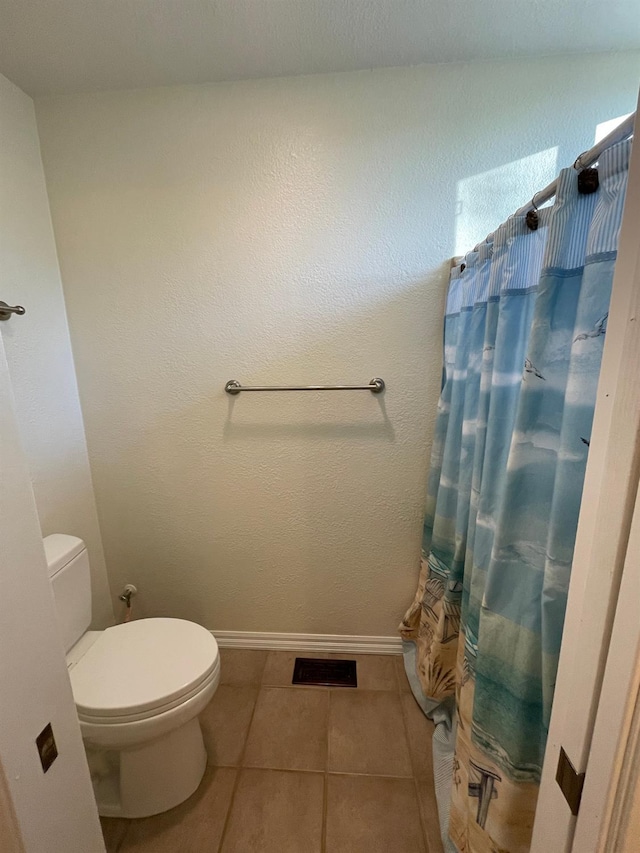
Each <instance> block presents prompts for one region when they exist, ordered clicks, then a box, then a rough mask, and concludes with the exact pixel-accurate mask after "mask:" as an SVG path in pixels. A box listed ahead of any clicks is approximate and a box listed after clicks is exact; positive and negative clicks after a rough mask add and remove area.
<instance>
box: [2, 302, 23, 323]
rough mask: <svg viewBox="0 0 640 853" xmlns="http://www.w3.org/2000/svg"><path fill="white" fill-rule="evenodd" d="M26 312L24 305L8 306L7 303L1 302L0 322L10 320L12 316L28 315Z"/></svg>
mask: <svg viewBox="0 0 640 853" xmlns="http://www.w3.org/2000/svg"><path fill="white" fill-rule="evenodd" d="M26 313H27V312H26V310H25V309H24V308H23V307H22V305H7V303H6V302H2V300H0V320H8V319H9V317H11V315H12V314H20V315H22V314H26Z"/></svg>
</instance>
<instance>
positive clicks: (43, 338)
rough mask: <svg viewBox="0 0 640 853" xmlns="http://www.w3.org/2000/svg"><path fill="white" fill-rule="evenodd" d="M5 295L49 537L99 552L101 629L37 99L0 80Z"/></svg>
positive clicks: (89, 495) (91, 515) (92, 513)
mask: <svg viewBox="0 0 640 853" xmlns="http://www.w3.org/2000/svg"><path fill="white" fill-rule="evenodd" d="M0 269H1V270H2V279H1V283H0V299H2V300H3V301H5V302H7V303H9V304H10V305H13V304H16V303H19V304H21V305H24V306H25V308H26V309H27V313H26V314H25V315H24V316H23V317H13V318H12V319H11V320H9V321H7V322H5V323H2V324H1V332H2V337H3V339H4V346H5V350H6V354H7V362H8V364H9V371H10V374H11V381H12V385H13V390H14V396H15V401H16V412H17V417H18V423H19V426H20V432H21V437H22V443H23V446H24V449H25V452H26V455H27V460H28V464H29V472H30V474H31V479H32V482H33V489H34V493H35V498H36V504H37V507H38V515H39V518H40V526H41V528H42V533H43V536H47V535H48V534H49V533H55V532H63V533H73V534H74V535H76V536H81V537H82V538H83V539H85V540H86V541H87V542H88V543H89V547H90V548H91V553H92V584H93V592H94V595H93V616H94V624H95V625H96V626H104V625H106V624H110V623H111V622H112V621H113V610H112V606H111V598H110V595H109V587H108V582H107V573H106V567H105V562H104V555H103V552H102V542H101V539H100V530H99V528H98V517H97V514H96V506H95V500H94V495H93V487H92V484H91V474H90V470H89V461H88V457H87V448H86V443H85V436H84V428H83V423H82V414H81V412H80V403H79V400H78V389H77V385H76V377H75V373H74V368H73V358H72V354H71V344H70V341H69V330H68V328H67V318H66V314H65V307H64V300H63V296H62V286H61V283H60V272H59V270H58V261H57V257H56V248H55V244H54V240H53V230H52V227H51V216H50V213H49V204H48V201H47V193H46V188H45V183H44V174H43V171H42V161H41V158H40V148H39V143H38V131H37V127H36V120H35V112H34V108H33V101H32V100H31V98H29V97H27V96H26V95H25V94H24V93H23V92H21V91H20V90H19V89H18V88H17V87H16V86H14V85H13V84H12V83H10V82H9V81H8V80H7V79H6V78H5V77H2V76H1V75H0Z"/></svg>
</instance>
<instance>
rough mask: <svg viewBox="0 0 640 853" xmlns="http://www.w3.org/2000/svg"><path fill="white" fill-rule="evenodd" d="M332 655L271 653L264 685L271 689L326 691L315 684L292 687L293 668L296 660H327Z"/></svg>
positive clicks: (265, 671)
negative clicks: (288, 688)
mask: <svg viewBox="0 0 640 853" xmlns="http://www.w3.org/2000/svg"><path fill="white" fill-rule="evenodd" d="M331 657H332V656H331V655H330V654H323V653H320V654H316V653H315V652H269V655H268V657H267V663H266V666H265V668H264V673H263V675H262V683H263V684H264V685H268V686H270V687H295V688H296V689H305V690H306V689H311V690H326V689H327V688H326V687H320V686H316V685H313V684H295V685H292V683H291V679H292V678H293V667H294V666H295V662H296V658H319V659H320V660H327V659H328V658H331Z"/></svg>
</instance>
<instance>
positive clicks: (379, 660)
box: [331, 654, 398, 690]
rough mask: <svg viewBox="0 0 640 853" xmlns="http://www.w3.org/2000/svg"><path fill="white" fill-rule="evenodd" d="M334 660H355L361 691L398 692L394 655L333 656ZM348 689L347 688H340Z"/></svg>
mask: <svg viewBox="0 0 640 853" xmlns="http://www.w3.org/2000/svg"><path fill="white" fill-rule="evenodd" d="M331 657H332V658H340V659H347V660H355V662H356V668H357V673H358V689H359V690H397V689H398V683H397V680H396V674H395V666H394V657H395V656H394V655H347V654H344V655H338V654H335V655H331ZM340 689H346V688H340Z"/></svg>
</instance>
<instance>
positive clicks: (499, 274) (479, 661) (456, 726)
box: [400, 140, 631, 853]
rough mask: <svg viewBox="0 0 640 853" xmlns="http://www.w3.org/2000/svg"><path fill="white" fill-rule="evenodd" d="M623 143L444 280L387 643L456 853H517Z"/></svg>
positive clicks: (547, 676) (529, 819)
mask: <svg viewBox="0 0 640 853" xmlns="http://www.w3.org/2000/svg"><path fill="white" fill-rule="evenodd" d="M630 147H631V142H630V141H629V140H628V141H625V142H622V143H619V144H618V145H615V146H614V147H612V148H610V149H609V150H607V151H605V153H604V154H603V155H602V157H601V159H600V162H599V164H598V176H599V188H598V189H597V190H596V192H593V193H591V194H587V195H582V194H580V193H579V192H578V175H577V173H576V172H575V171H574V169H572V168H571V169H565V170H564V171H562V172H561V174H560V176H559V182H558V190H557V194H556V197H555V203H554V204H553V206H552V207H549V208H546V209H543V210H540V211H539V227H538V228H537V230H530V229H529V228H528V227H527V224H526V220H525V217H524V216H514V217H512V218H511V219H509V220H508V221H507V222H506V223H504V225H502V226H500V228H498V230H497V231H496V232H495V234H494V235H493V238H492V241H491V242H486V243H484V244H481V245H480V246H479V247H477V248H476V250H475V251H473V252H470V253H469V254H468V255H467V256H466V257H465V259H464V264H462V265H460V266H457V267H456V268H455V269H454V270H453V271H452V274H451V281H450V286H449V293H448V298H447V307H446V318H445V333H444V361H445V369H444V382H443V388H442V393H441V397H440V400H439V403H438V414H437V423H436V431H435V438H434V443H433V450H432V457H431V471H430V474H429V482H428V499H427V511H426V517H425V522H424V541H423V559H422V565H421V572H420V581H419V587H418V592H417V594H416V598H415V600H414V602H413V605H412V607H411V608H410V609H409V611H408V612H407V614H406V616H405V618H404V620H403V622H402V624H401V626H400V630H401V633H402V635H403V638H404V640H405V641H406V642H405V663H406V666H407V672H408V675H409V679H410V681H411V683H412V687H413V690H414V693H415V694H416V698H417V699H418V701H419V702H420V704H421V705H422V707H423V708H424V709H425V711H427V712H428V713H429V714H430V715H431V716H433V717H434V718H435V719H436V722H439V723H440V725H439V726H438V728H437V732H436V742H435V743H434V747H436V749H435V756H436V759H435V763H436V784H437V786H438V787H439V788H440V790H439V792H438V793H439V798H438V799H439V809H440V813H441V823H442V825H443V835H444V836H445V843H446V844H447V845H448V847H449V849H453V848H452V846H451V843H452V842H453V844H454V845H455V848H457V849H458V850H459V851H460V853H466V851H471V853H485V851H486V853H489V851H491V853H497V851H509V853H516V851H527V850H528V849H529V845H530V839H531V831H532V827H533V818H534V813H535V807H536V798H537V792H538V784H539V781H540V773H541V769H542V760H543V755H544V748H545V741H546V737H547V730H548V725H549V717H550V712H551V703H552V699H553V690H554V684H555V677H556V669H557V664H558V656H559V651H560V641H561V636H562V627H563V620H564V612H565V606H566V601H567V591H568V586H569V577H570V573H571V561H572V557H573V547H574V541H575V534H576V527H577V522H578V513H579V509H580V500H581V494H582V485H583V479H584V473H585V466H586V461H587V454H588V451H589V443H590V436H591V424H592V419H593V411H594V405H595V399H596V387H597V382H598V374H599V370H600V362H601V357H602V349H603V344H604V340H605V336H606V331H607V317H608V310H609V299H610V294H611V283H612V278H613V268H614V263H615V257H616V248H617V242H618V233H619V228H620V222H621V219H622V208H623V203H624V196H625V189H626V183H627V170H628V162H629V153H630ZM448 744H451V746H452V752H453V754H452V755H451V753H449V763H448V764H447V745H448ZM443 767H448V768H449V769H448V770H447V772H446V776H447V778H446V780H444V781H443V770H442V768H443ZM447 833H448V837H447Z"/></svg>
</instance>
